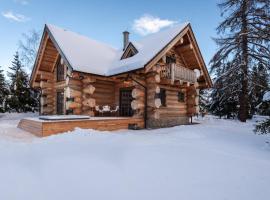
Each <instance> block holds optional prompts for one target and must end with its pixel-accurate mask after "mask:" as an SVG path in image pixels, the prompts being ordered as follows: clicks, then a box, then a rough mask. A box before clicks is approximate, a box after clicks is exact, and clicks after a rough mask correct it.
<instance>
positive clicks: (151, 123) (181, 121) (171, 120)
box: [147, 116, 189, 128]
mask: <svg viewBox="0 0 270 200" xmlns="http://www.w3.org/2000/svg"><path fill="white" fill-rule="evenodd" d="M188 123H189V117H187V116H182V117H168V118H164V119H149V120H147V128H165V127H172V126H177V125H185V124H188Z"/></svg>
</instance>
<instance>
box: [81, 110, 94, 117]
mask: <svg viewBox="0 0 270 200" xmlns="http://www.w3.org/2000/svg"><path fill="white" fill-rule="evenodd" d="M82 114H83V115H89V116H91V117H94V116H95V113H94V111H92V110H87V111H82Z"/></svg>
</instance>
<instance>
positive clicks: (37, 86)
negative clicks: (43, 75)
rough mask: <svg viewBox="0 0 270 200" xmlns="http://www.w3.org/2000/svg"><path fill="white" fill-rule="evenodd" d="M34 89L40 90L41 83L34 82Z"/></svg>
mask: <svg viewBox="0 0 270 200" xmlns="http://www.w3.org/2000/svg"><path fill="white" fill-rule="evenodd" d="M32 87H33V88H39V87H40V82H34V83H33V85H32Z"/></svg>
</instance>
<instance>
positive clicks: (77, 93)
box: [66, 87, 82, 98]
mask: <svg viewBox="0 0 270 200" xmlns="http://www.w3.org/2000/svg"><path fill="white" fill-rule="evenodd" d="M81 96H82V92H81V91H79V90H74V89H72V88H70V87H67V88H66V97H68V98H75V97H81Z"/></svg>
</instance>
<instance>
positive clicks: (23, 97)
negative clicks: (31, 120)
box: [7, 52, 38, 112]
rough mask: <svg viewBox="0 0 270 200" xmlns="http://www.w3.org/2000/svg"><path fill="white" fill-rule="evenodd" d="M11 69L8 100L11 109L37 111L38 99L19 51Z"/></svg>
mask: <svg viewBox="0 0 270 200" xmlns="http://www.w3.org/2000/svg"><path fill="white" fill-rule="evenodd" d="M9 69H10V70H11V72H8V76H9V78H10V88H9V90H10V95H9V98H8V100H7V103H8V107H9V109H10V110H11V111H16V112H27V111H35V109H36V107H37V102H38V101H37V98H35V96H34V92H33V91H32V90H31V88H30V87H29V78H28V75H27V74H26V72H25V71H24V70H23V67H22V64H21V61H20V58H19V54H18V52H16V54H15V55H14V60H13V61H12V67H10V68H9Z"/></svg>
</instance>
